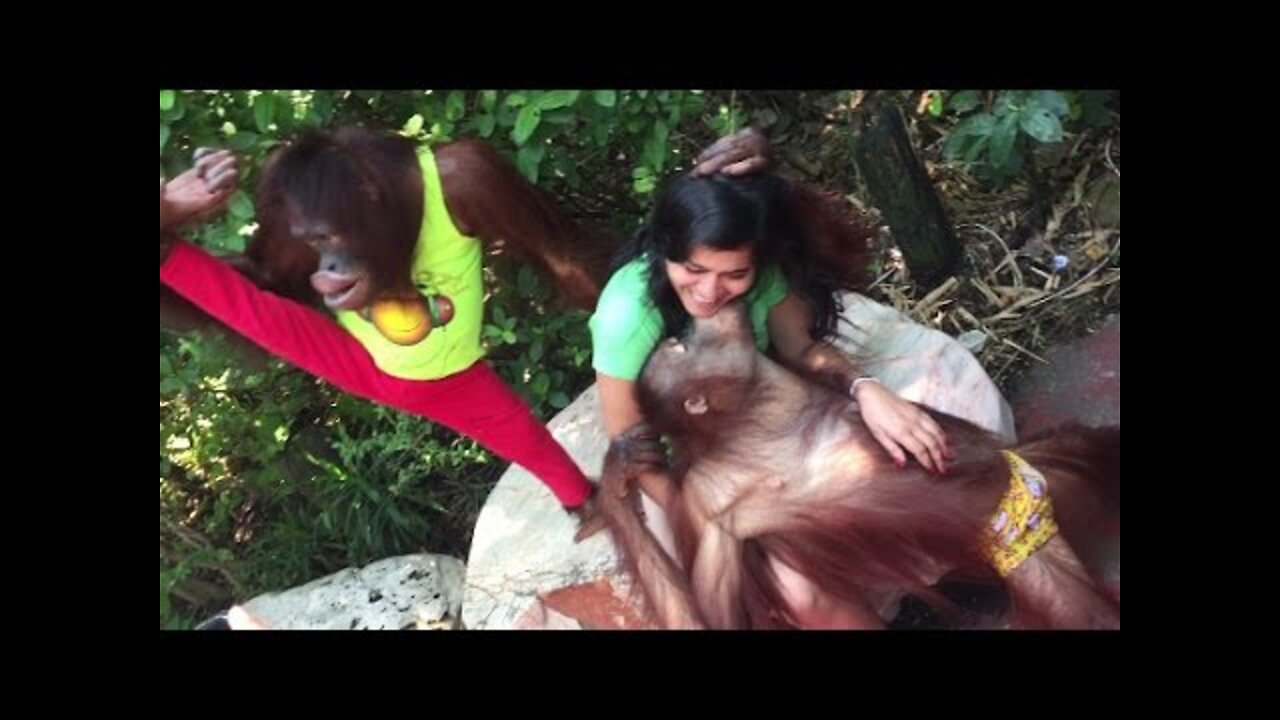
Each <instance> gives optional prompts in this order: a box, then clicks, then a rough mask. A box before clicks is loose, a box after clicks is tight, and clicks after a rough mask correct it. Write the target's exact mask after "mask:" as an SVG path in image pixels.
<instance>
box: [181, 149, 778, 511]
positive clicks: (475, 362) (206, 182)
mask: <svg viewBox="0 0 1280 720" xmlns="http://www.w3.org/2000/svg"><path fill="white" fill-rule="evenodd" d="M752 152H753V148H750V147H747V148H743V147H741V146H738V145H735V144H732V143H730V144H727V145H725V144H721V146H718V148H717V152H715V153H713V155H714V157H712V158H710V159H708V161H707V162H708V163H709V164H710V166H711V167H712V169H723V170H724V171H726V172H732V171H734V168H735V167H740V166H741V165H742V163H744V162H750V161H751V153H752ZM236 179H237V171H236V168H235V161H234V158H232V157H231V156H230V155H229V154H227V153H225V152H221V153H210V154H205V153H200V154H198V155H197V160H196V167H195V168H193V169H192V170H190V171H188V172H186V173H184V174H183V175H181V176H179V177H178V178H175V179H173V180H172V181H170V182H168V183H165V182H163V181H162V183H161V195H160V208H161V213H160V230H161V234H160V281H161V285H162V287H161V319H162V322H164V320H165V318H166V317H179V316H181V315H182V314H183V312H182V309H181V308H175V305H181V304H182V301H185V302H186V303H189V305H188V308H187V309H188V310H190V306H194V308H196V309H198V310H199V311H200V312H202V313H205V314H207V315H208V316H211V317H213V318H214V319H216V320H218V321H219V322H221V323H222V324H224V325H226V326H227V327H229V328H231V329H232V330H234V331H235V332H237V333H239V334H241V335H243V336H244V337H246V338H248V339H250V340H252V341H253V342H254V343H256V344H258V345H260V346H261V347H263V348H264V349H266V350H267V351H269V352H271V353H273V354H275V355H277V356H279V357H281V358H283V359H285V360H287V361H289V362H291V363H293V364H295V365H297V366H299V367H301V368H302V369H304V370H306V371H308V372H310V373H312V374H314V375H316V376H318V377H321V378H323V379H325V380H327V381H329V382H331V383H333V384H334V385H336V386H337V387H339V388H341V389H342V390H344V391H346V392H349V393H351V394H353V395H357V396H360V397H364V398H367V399H370V400H373V401H375V402H378V403H382V404H384V405H388V406H390V407H394V408H397V409H400V410H403V411H406V412H410V413H413V414H416V415H420V416H422V417H425V418H428V419H430V420H433V421H435V422H438V423H440V424H442V425H445V426H447V427H450V428H452V429H454V430H455V431H457V432H459V433H462V434H465V435H468V436H470V437H472V438H474V439H475V440H476V441H477V442H479V443H480V444H482V445H484V446H485V447H487V448H488V449H490V450H491V451H493V452H494V453H495V454H497V455H498V456H500V457H502V458H504V459H506V460H510V461H512V462H516V463H519V464H520V465H522V466H524V467H525V468H526V469H528V470H529V471H530V472H531V473H533V474H534V475H535V476H537V477H538V478H539V479H540V480H541V481H542V482H544V483H545V484H546V485H547V486H548V487H549V488H550V489H551V490H552V492H554V493H555V495H556V497H557V498H558V499H559V501H560V502H561V503H562V504H563V505H564V506H565V507H567V508H570V509H571V510H573V511H574V512H578V513H579V514H581V513H585V512H587V509H586V508H587V501H588V499H589V497H590V496H591V494H592V491H593V486H592V485H591V484H590V483H589V482H588V481H587V479H586V478H585V477H584V476H583V474H582V472H581V471H580V470H579V469H578V467H577V466H576V465H575V464H574V463H573V461H572V459H571V458H570V457H569V456H568V454H567V453H565V451H564V449H563V448H561V447H560V445H559V444H558V443H556V442H555V440H554V439H553V438H552V437H551V435H550V433H548V432H547V430H546V429H545V427H544V426H543V425H542V423H541V422H540V421H539V420H538V418H537V417H535V416H534V415H533V413H532V412H531V411H530V410H529V408H528V407H527V406H526V405H525V404H524V402H523V401H522V400H521V399H520V397H519V396H518V395H517V394H516V393H515V392H514V391H512V390H511V388H509V387H508V386H507V385H506V384H505V383H503V382H502V380H501V379H500V378H499V377H498V375H497V374H496V373H495V372H494V371H493V369H492V368H491V367H490V366H489V364H488V363H486V362H485V361H484V359H483V356H484V349H483V346H482V344H481V342H480V329H481V326H482V316H483V310H484V303H483V298H484V285H483V278H482V274H481V260H482V242H484V243H490V244H494V243H502V244H504V245H505V246H506V247H507V248H510V249H512V250H513V251H516V252H518V253H519V254H521V255H522V256H523V257H524V258H526V259H527V260H528V261H530V262H532V263H534V264H535V265H537V266H538V267H539V268H540V269H542V270H543V271H544V272H546V274H548V275H549V276H550V277H551V278H552V280H553V281H554V283H555V285H556V287H557V289H558V292H559V294H560V296H561V297H562V298H564V299H565V300H566V301H567V302H568V303H569V304H571V305H574V306H577V307H591V306H592V305H593V304H594V301H595V297H596V295H597V294H598V293H599V289H600V284H601V281H602V278H603V276H604V274H605V271H606V267H605V264H606V262H607V259H608V257H609V255H610V253H611V251H612V249H613V248H612V245H613V243H612V242H611V240H610V238H609V237H608V236H607V235H603V234H594V233H588V232H585V231H584V230H582V229H581V228H579V227H577V226H576V225H574V224H573V223H572V222H570V221H569V220H568V219H567V218H565V217H564V216H563V214H562V213H560V212H559V211H558V210H557V209H556V208H555V206H554V205H553V204H552V203H551V202H550V201H549V200H548V199H547V198H546V197H545V196H544V195H543V194H542V193H541V192H540V191H539V190H538V189H537V188H535V187H533V186H532V185H530V184H529V183H528V182H526V181H525V180H524V178H523V177H521V176H520V174H519V173H518V172H517V171H516V169H515V168H514V167H513V166H512V165H511V164H510V163H509V162H507V161H506V160H505V159H504V158H502V157H501V156H500V155H499V154H498V153H497V152H496V151H495V150H493V148H491V147H490V146H488V145H486V144H484V143H482V142H478V141H474V140H458V141H455V142H450V143H444V144H441V145H438V146H435V147H430V148H428V147H420V146H416V145H415V144H414V143H413V142H411V141H409V140H407V139H405V138H402V137H399V136H397V135H394V134H389V133H378V132H372V131H369V130H365V129H360V128H344V129H339V130H335V131H331V132H329V131H326V132H314V133H311V134H308V135H306V136H304V137H302V138H300V139H298V140H297V141H296V142H293V143H290V144H288V145H286V146H284V147H283V148H282V149H280V150H279V151H277V152H276V153H274V154H273V155H272V156H271V157H270V158H269V159H268V161H267V163H266V165H265V167H264V169H263V173H262V177H261V180H260V184H259V186H258V191H257V209H258V217H257V221H258V229H257V231H256V233H255V235H254V237H253V239H252V241H251V242H250V244H249V247H248V250H247V253H246V255H245V256H244V257H241V258H234V259H230V260H228V261H225V262H224V261H220V260H218V259H215V258H214V257H212V256H210V255H209V254H207V253H206V252H204V251H203V250H201V249H200V248H198V247H196V246H195V245H193V244H191V243H189V242H186V241H184V240H182V239H180V238H178V237H177V236H176V235H175V233H174V230H175V229H176V228H177V227H178V225H180V224H181V223H182V222H185V221H188V220H191V219H193V218H197V217H200V216H203V215H207V214H208V213H209V212H211V211H213V210H216V209H218V208H220V207H221V206H222V205H223V204H224V203H225V202H226V201H227V199H228V196H229V193H230V191H231V189H232V188H233V187H234V185H235V182H236ZM233 268H234V269H233ZM166 290H167V291H170V292H166ZM174 293H176V295H177V296H180V298H181V300H179V298H177V297H175V296H174ZM320 307H323V308H324V309H325V311H321V310H320V309H318V308H320ZM186 314H187V316H188V318H189V317H190V315H191V313H190V312H187V313H186Z"/></svg>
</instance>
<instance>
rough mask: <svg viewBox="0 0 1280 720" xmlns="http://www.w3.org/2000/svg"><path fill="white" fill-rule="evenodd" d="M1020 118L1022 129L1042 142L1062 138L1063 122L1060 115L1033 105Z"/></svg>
mask: <svg viewBox="0 0 1280 720" xmlns="http://www.w3.org/2000/svg"><path fill="white" fill-rule="evenodd" d="M1030 110H1031V111H1030V112H1029V113H1023V114H1022V117H1020V118H1019V119H1018V122H1019V125H1020V126H1021V127H1022V130H1023V131H1024V132H1026V133H1027V134H1028V135H1030V136H1031V137H1033V138H1035V139H1036V140H1039V141H1040V142H1042V143H1054V142H1058V141H1060V140H1062V122H1061V121H1060V120H1058V116H1056V115H1054V114H1053V113H1052V112H1051V111H1049V110H1047V109H1045V108H1042V107H1032V108H1030Z"/></svg>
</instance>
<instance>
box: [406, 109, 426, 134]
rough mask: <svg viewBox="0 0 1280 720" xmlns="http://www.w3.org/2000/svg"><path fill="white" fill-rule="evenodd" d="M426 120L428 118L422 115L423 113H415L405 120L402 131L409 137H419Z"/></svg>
mask: <svg viewBox="0 0 1280 720" xmlns="http://www.w3.org/2000/svg"><path fill="white" fill-rule="evenodd" d="M426 121H427V119H426V118H424V117H422V113H414V115H413V117H411V118H409V120H408V121H406V122H405V124H404V127H403V128H402V129H401V130H400V132H401V133H403V134H404V135H406V136H408V137H417V135H418V133H420V132H422V124H423V123H425V122H426Z"/></svg>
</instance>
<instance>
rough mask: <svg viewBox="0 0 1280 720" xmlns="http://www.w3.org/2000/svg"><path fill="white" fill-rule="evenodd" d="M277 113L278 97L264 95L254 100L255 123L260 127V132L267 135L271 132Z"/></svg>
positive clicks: (270, 94)
mask: <svg viewBox="0 0 1280 720" xmlns="http://www.w3.org/2000/svg"><path fill="white" fill-rule="evenodd" d="M275 113H276V96H275V95H273V94H272V93H263V94H261V95H259V96H257V97H255V98H254V99H253V122H254V124H255V125H257V126H258V132H261V133H265V132H269V131H270V130H271V121H272V120H273V119H275Z"/></svg>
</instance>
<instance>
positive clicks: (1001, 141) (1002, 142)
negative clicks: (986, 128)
mask: <svg viewBox="0 0 1280 720" xmlns="http://www.w3.org/2000/svg"><path fill="white" fill-rule="evenodd" d="M1017 121H1018V118H1017V117H1016V116H1014V115H1010V116H1009V117H1008V118H1007V119H1005V120H1002V121H1001V122H1000V125H999V126H998V127H997V128H996V131H995V132H994V133H992V134H991V164H992V165H994V166H995V167H996V168H998V169H999V168H1003V167H1004V166H1005V165H1006V164H1007V163H1008V162H1009V155H1010V153H1012V152H1013V141H1014V140H1016V139H1017V138H1018V128H1017Z"/></svg>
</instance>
